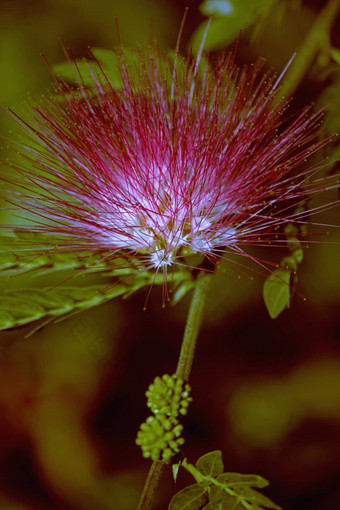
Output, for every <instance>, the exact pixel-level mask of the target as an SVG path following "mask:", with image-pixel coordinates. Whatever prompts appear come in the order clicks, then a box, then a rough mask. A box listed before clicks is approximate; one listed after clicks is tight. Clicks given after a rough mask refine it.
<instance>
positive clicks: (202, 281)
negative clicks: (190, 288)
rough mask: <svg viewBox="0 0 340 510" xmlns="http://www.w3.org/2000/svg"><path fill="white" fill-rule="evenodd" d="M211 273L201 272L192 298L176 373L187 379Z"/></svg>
mask: <svg viewBox="0 0 340 510" xmlns="http://www.w3.org/2000/svg"><path fill="white" fill-rule="evenodd" d="M208 281H209V275H208V274H207V273H200V274H199V275H198V277H197V280H196V286H195V290H194V293H193V296H192V298H191V303H190V308H189V313H188V317H187V322H186V325H185V330H184V336H183V340H182V346H181V352H180V355H179V358H178V363H177V369H176V375H177V376H178V377H180V378H182V379H184V380H185V381H188V380H189V376H190V372H191V367H192V362H193V359H194V354H195V348H196V343H197V337H198V333H199V329H200V326H201V323H202V319H203V309H204V303H205V296H206V292H207V288H208Z"/></svg>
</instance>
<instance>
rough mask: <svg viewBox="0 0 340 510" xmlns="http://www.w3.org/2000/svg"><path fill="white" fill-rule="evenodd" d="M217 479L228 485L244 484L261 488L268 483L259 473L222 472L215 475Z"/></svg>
mask: <svg viewBox="0 0 340 510" xmlns="http://www.w3.org/2000/svg"><path fill="white" fill-rule="evenodd" d="M217 481H218V482H220V483H221V484H222V485H226V486H228V487H233V488H234V487H237V486H246V485H249V486H250V487H258V488H259V489H262V488H263V487H267V486H268V485H269V482H268V480H266V479H265V478H262V476H259V475H244V474H242V473H223V474H222V475H219V476H218V477H217Z"/></svg>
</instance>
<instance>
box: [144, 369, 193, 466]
mask: <svg viewBox="0 0 340 510" xmlns="http://www.w3.org/2000/svg"><path fill="white" fill-rule="evenodd" d="M146 397H147V399H148V400H147V406H148V407H150V409H151V411H152V412H153V416H149V417H148V418H147V420H146V421H145V423H142V425H141V426H140V430H139V431H138V434H137V439H136V444H138V445H139V446H140V447H141V448H142V451H143V456H144V457H146V458H151V459H152V460H162V461H163V462H166V463H168V462H170V460H171V458H172V457H173V456H174V455H176V454H177V453H179V451H180V448H181V446H182V445H183V444H184V439H183V438H182V437H181V434H182V430H183V426H182V425H181V424H180V422H179V419H180V418H181V417H182V416H184V415H185V414H187V410H188V406H189V404H190V402H191V401H192V398H191V397H190V386H189V384H187V383H185V382H184V381H183V379H181V378H178V377H177V376H176V375H171V376H170V375H168V374H165V375H163V376H162V377H156V379H155V380H154V382H153V383H152V384H150V386H149V388H148V390H147V391H146Z"/></svg>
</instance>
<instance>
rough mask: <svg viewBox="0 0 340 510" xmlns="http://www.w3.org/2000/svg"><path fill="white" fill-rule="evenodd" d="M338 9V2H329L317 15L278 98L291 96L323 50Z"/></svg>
mask: <svg viewBox="0 0 340 510" xmlns="http://www.w3.org/2000/svg"><path fill="white" fill-rule="evenodd" d="M339 9H340V0H329V2H328V3H327V4H326V6H325V7H324V8H323V9H322V11H321V12H320V13H318V14H317V16H316V18H315V21H314V23H313V24H312V26H311V28H310V30H309V32H308V34H307V36H306V38H305V40H304V42H303V44H302V46H301V48H300V50H299V53H298V54H297V56H296V57H295V59H294V61H293V63H292V65H291V66H290V67H289V69H288V71H287V73H286V75H285V80H284V82H283V85H282V87H281V90H280V97H288V96H291V95H292V94H293V92H294V91H295V89H296V88H297V87H298V85H299V83H300V81H301V80H302V78H303V77H304V75H305V74H306V72H307V70H308V69H309V67H310V65H311V64H312V62H313V60H314V58H315V56H316V55H317V53H318V52H319V51H320V50H322V48H324V46H325V41H328V42H329V33H330V30H331V28H332V24H333V22H334V20H335V18H336V16H337V14H338V12H339Z"/></svg>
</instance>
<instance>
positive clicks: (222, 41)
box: [190, 0, 276, 53]
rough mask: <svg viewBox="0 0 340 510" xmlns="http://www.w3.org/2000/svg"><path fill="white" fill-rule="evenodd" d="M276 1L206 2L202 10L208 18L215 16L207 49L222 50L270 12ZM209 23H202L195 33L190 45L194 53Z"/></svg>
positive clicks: (211, 0)
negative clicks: (260, 17) (241, 31)
mask: <svg viewBox="0 0 340 510" xmlns="http://www.w3.org/2000/svg"><path fill="white" fill-rule="evenodd" d="M275 1H276V0H258V1H256V2H254V0H230V1H227V0H205V1H204V2H203V3H202V4H201V7H200V10H201V12H202V13H203V14H205V15H206V16H215V18H214V19H212V21H211V23H210V28H209V31H208V34H207V37H206V40H205V47H208V48H209V49H222V48H224V47H226V46H228V44H230V43H231V42H232V41H234V40H235V39H236V38H237V36H238V34H239V33H240V30H245V29H246V28H248V27H249V26H250V25H251V24H252V23H254V22H255V21H256V19H257V18H258V17H259V16H263V15H264V14H266V13H267V12H268V10H269V9H270V8H271V6H272V5H273V4H274V3H275ZM206 26H207V22H204V23H202V24H201V25H199V27H198V28H197V29H196V31H195V32H194V35H193V37H192V39H191V42H190V45H191V46H192V48H193V51H194V53H197V52H198V49H199V47H200V45H201V41H202V38H203V34H204V32H205V30H206Z"/></svg>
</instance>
